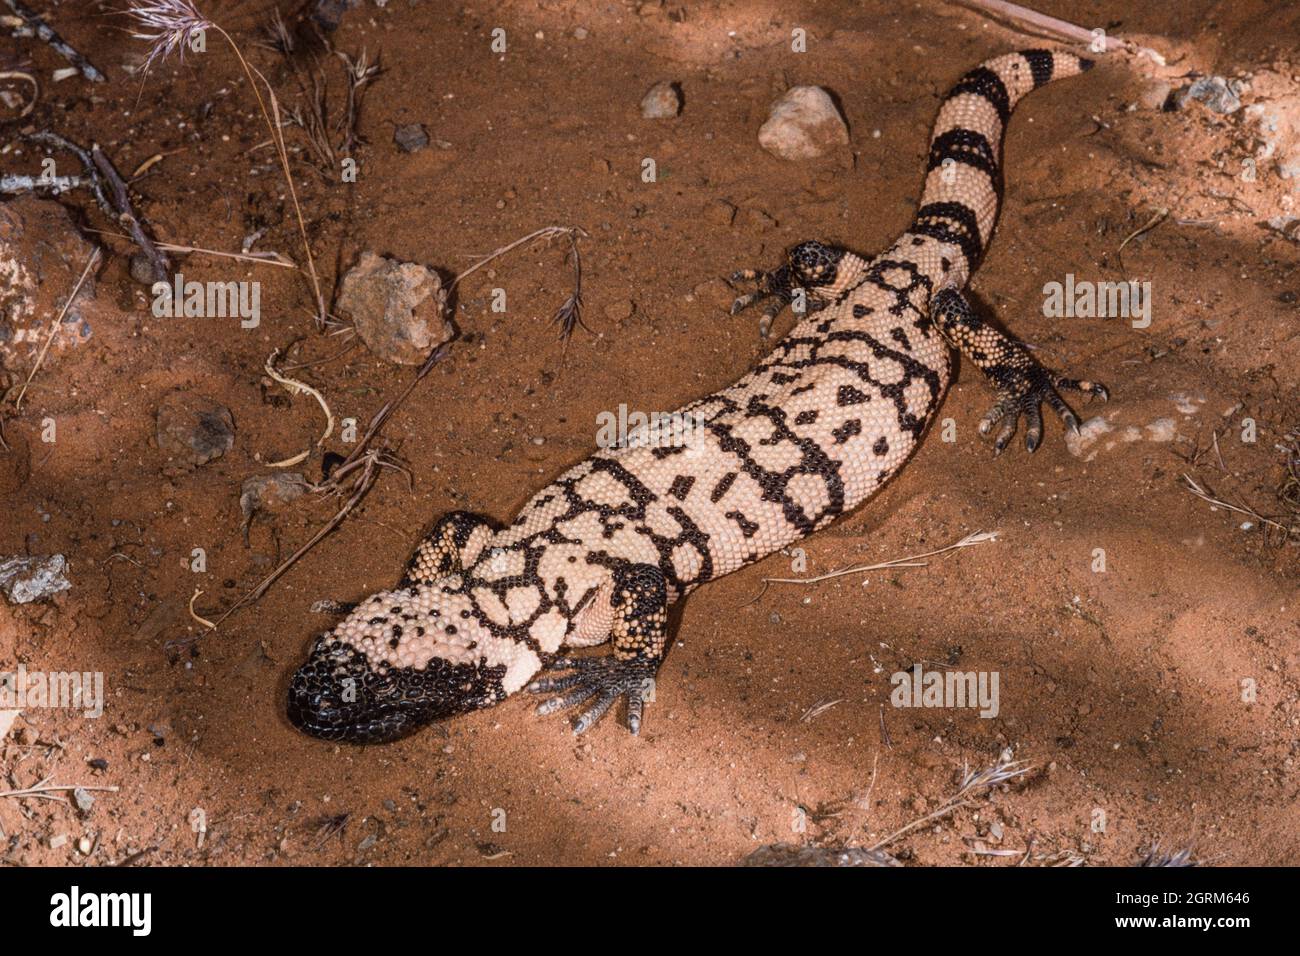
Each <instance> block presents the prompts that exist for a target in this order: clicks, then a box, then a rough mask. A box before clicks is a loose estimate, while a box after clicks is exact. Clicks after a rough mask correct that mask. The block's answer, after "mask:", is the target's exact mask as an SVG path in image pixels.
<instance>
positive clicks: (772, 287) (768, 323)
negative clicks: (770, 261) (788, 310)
mask: <svg viewBox="0 0 1300 956" xmlns="http://www.w3.org/2000/svg"><path fill="white" fill-rule="evenodd" d="M730 281H731V282H732V283H737V282H753V283H754V284H755V285H756V288H755V289H754V291H753V292H747V293H745V294H744V295H742V296H738V297H737V298H736V300H735V301H734V302H732V303H731V314H732V315H739V314H740V313H741V312H743V311H745V309H748V308H749V307H750V306H752V305H756V304H758V303H759V302H766V303H767V304H766V305H764V306H763V315H762V318H760V319H759V320H758V334H759V335H761V336H762V337H763V338H767V336H768V333H770V332H771V331H772V323H773V322H774V321H775V320H776V317H777V316H778V315H780V314H781V310H782V309H784V308H785V307H786V305H788V304H789V302H790V300H791V290H790V281H789V270H788V269H787V268H786V267H784V266H782V267H781V268H780V269H777V270H776V271H775V272H763V271H760V270H757V269H741V270H739V271H737V272H733V273H732V274H731V280H730Z"/></svg>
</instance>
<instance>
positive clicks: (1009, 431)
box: [980, 354, 1110, 457]
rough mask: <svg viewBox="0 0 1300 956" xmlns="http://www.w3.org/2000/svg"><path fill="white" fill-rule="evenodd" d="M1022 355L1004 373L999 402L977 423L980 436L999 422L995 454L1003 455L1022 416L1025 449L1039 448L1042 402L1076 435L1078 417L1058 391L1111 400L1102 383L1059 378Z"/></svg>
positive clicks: (1040, 441)
mask: <svg viewBox="0 0 1300 956" xmlns="http://www.w3.org/2000/svg"><path fill="white" fill-rule="evenodd" d="M1024 358H1025V360H1026V361H1025V362H1024V363H1023V364H1022V365H1021V366H1019V367H1017V368H1013V369H1008V370H1007V371H1006V372H1005V374H1004V378H1005V381H1004V382H1003V383H1002V384H1001V386H1000V387H999V388H998V402H997V404H996V405H994V406H993V407H992V408H991V409H989V412H988V414H987V415H985V416H984V419H983V420H982V421H981V422H980V434H981V435H987V434H988V433H989V432H991V431H992V430H993V428H994V426H995V425H998V424H999V423H1001V425H1002V427H1001V429H1000V430H999V431H998V436H997V438H995V439H994V440H993V455H994V457H996V456H998V455H1000V454H1002V451H1003V449H1005V448H1006V447H1007V444H1008V443H1009V442H1010V441H1011V439H1012V438H1014V437H1015V434H1016V427H1017V424H1018V423H1019V421H1020V416H1022V415H1023V416H1024V417H1025V423H1026V431H1025V448H1026V449H1028V451H1029V452H1030V453H1031V454H1032V453H1033V452H1034V451H1036V450H1037V449H1038V446H1039V444H1041V443H1042V440H1043V414H1042V412H1041V410H1040V406H1041V405H1042V404H1043V403H1044V402H1046V403H1047V404H1048V405H1049V406H1051V408H1052V409H1053V410H1054V411H1055V412H1056V414H1057V415H1059V416H1060V418H1061V421H1062V422H1063V423H1064V424H1065V427H1066V428H1068V429H1070V431H1072V432H1074V433H1075V434H1076V435H1077V434H1078V433H1079V419H1078V418H1077V417H1076V416H1075V414H1074V412H1072V411H1071V410H1070V406H1068V405H1067V404H1065V401H1064V400H1063V399H1062V398H1061V396H1060V394H1059V392H1062V391H1071V392H1079V393H1081V394H1083V395H1087V396H1088V398H1089V399H1092V398H1100V399H1101V400H1102V401H1103V402H1105V401H1108V400H1109V399H1110V393H1109V392H1108V391H1107V390H1106V386H1105V385H1103V384H1101V382H1089V381H1080V380H1078V379H1073V378H1062V377H1060V376H1058V375H1056V374H1055V373H1053V372H1051V371H1050V370H1048V369H1046V368H1044V367H1043V366H1041V365H1039V364H1038V363H1037V362H1036V361H1034V360H1033V359H1032V358H1030V357H1029V356H1028V355H1027V354H1026V355H1025V356H1024Z"/></svg>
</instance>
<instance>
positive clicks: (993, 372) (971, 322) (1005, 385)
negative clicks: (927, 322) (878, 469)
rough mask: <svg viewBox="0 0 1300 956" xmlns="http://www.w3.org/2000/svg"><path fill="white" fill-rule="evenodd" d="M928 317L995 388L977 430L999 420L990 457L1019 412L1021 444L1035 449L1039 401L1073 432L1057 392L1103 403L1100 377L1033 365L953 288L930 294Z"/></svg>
mask: <svg viewBox="0 0 1300 956" xmlns="http://www.w3.org/2000/svg"><path fill="white" fill-rule="evenodd" d="M930 318H931V321H933V322H934V325H935V327H936V328H937V329H938V330H939V332H940V334H941V335H943V337H944V339H946V340H947V342H948V344H949V345H951V346H952V347H953V348H955V349H959V350H960V351H961V353H962V355H964V356H965V357H966V358H968V359H970V360H971V361H972V362H974V363H975V365H976V366H977V367H978V368H979V370H980V371H981V372H983V373H984V375H985V377H986V378H988V380H989V382H990V384H992V386H993V387H994V389H995V390H996V392H997V400H996V401H995V402H994V404H993V407H992V408H991V409H989V411H988V413H987V414H986V415H985V416H984V418H983V420H982V421H981V422H980V426H979V430H980V434H981V435H987V434H988V433H989V432H991V431H992V430H993V428H994V426H996V425H999V424H1000V425H1001V428H1000V429H999V430H998V434H997V437H996V438H995V439H994V440H993V454H994V455H995V456H996V455H1000V454H1002V450H1003V449H1004V448H1006V446H1007V444H1008V443H1009V442H1010V441H1011V439H1012V438H1014V437H1015V434H1016V426H1017V423H1018V422H1019V420H1020V418H1021V416H1024V418H1025V448H1026V449H1028V450H1029V451H1030V452H1031V453H1032V452H1034V451H1036V450H1037V449H1038V446H1039V444H1041V442H1042V440H1043V415H1042V412H1041V410H1040V406H1041V405H1043V404H1044V403H1046V404H1047V405H1048V406H1049V407H1050V408H1051V409H1052V410H1053V411H1054V412H1056V414H1057V415H1058V416H1059V417H1060V419H1061V421H1062V423H1064V425H1065V427H1066V428H1068V429H1070V430H1071V431H1074V432H1076V433H1077V432H1078V431H1079V419H1078V417H1077V416H1075V414H1074V412H1073V411H1071V410H1070V406H1069V405H1067V404H1066V403H1065V401H1064V399H1062V398H1061V396H1060V392H1063V391H1073V392H1079V393H1081V394H1084V395H1087V396H1088V397H1090V398H1094V397H1095V398H1100V399H1101V400H1102V401H1103V402H1104V401H1106V400H1108V399H1109V398H1110V392H1108V391H1107V389H1106V386H1105V385H1103V384H1101V382H1093V381H1085V380H1079V379H1073V378H1065V377H1063V376H1060V375H1057V374H1056V373H1055V372H1053V371H1052V370H1051V369H1048V368H1045V367H1044V366H1042V365H1041V364H1039V362H1038V360H1037V359H1035V358H1034V357H1033V355H1031V354H1030V352H1029V349H1027V348H1026V347H1025V346H1024V344H1023V343H1022V342H1020V341H1019V340H1017V339H1015V338H1013V337H1012V336H1010V335H1007V334H1006V333H1005V332H1002V331H1000V330H998V329H996V328H994V327H993V326H992V325H990V324H989V323H987V322H985V321H984V320H983V319H981V318H980V317H979V316H977V315H976V314H975V313H974V311H972V309H971V307H970V305H969V303H967V301H966V299H965V297H964V296H962V294H961V293H960V292H958V291H957V290H956V289H954V288H951V287H949V288H945V289H941V290H940V291H938V292H937V293H935V295H934V298H933V300H932V301H931V303H930Z"/></svg>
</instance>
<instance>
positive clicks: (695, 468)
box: [288, 50, 1106, 743]
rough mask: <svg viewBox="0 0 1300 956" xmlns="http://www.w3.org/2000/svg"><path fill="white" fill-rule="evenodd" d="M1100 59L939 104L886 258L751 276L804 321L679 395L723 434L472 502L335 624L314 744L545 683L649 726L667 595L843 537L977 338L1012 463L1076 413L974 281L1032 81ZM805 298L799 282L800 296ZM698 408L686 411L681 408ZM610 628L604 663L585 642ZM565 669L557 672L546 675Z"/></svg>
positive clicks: (1006, 80)
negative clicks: (954, 362)
mask: <svg viewBox="0 0 1300 956" xmlns="http://www.w3.org/2000/svg"><path fill="white" fill-rule="evenodd" d="M1089 66H1091V62H1090V61H1088V60H1084V59H1081V58H1080V57H1077V56H1075V55H1074V54H1071V53H1060V52H1049V51H1045V50H1027V51H1024V52H1021V53H1010V54H1007V55H1005V56H999V57H997V58H995V59H992V60H989V61H987V62H986V63H984V64H983V65H981V66H979V67H978V68H976V69H974V70H972V71H971V72H969V73H967V74H966V75H965V76H963V77H962V78H961V79H960V80H959V81H958V82H957V85H956V86H954V87H953V88H952V90H951V91H950V92H949V93H948V94H947V96H946V97H945V98H944V100H943V104H942V106H940V108H939V117H938V120H937V121H936V123H935V128H934V134H933V137H932V139H931V142H930V157H929V165H928V171H927V173H926V179H925V189H924V194H923V196H922V199H921V206H920V209H919V210H918V211H917V213H916V218H915V220H914V221H913V223H912V225H911V226H910V227H909V228H908V230H907V231H906V232H904V233H903V234H902V236H900V237H899V239H898V240H897V241H896V242H895V243H894V244H893V245H892V246H891V247H890V248H889V249H888V250H887V251H886V252H883V253H881V254H880V255H879V256H877V257H876V258H875V259H872V260H870V261H867V260H864V259H862V258H860V257H858V256H856V255H854V254H853V253H851V252H847V251H845V250H843V249H838V248H832V247H828V246H825V245H822V244H821V243H818V242H804V243H800V244H799V245H798V246H796V247H795V248H794V249H793V250H792V251H791V252H790V253H789V255H788V260H787V262H786V264H785V265H783V266H781V267H780V268H778V269H776V270H775V271H773V272H770V273H767V272H752V271H750V272H741V273H737V274H736V275H735V276H734V277H733V279H735V280H741V279H749V280H756V281H757V283H758V285H757V291H756V292H754V293H752V294H750V295H746V296H742V297H741V298H739V299H737V300H736V303H735V305H734V306H733V309H732V311H733V312H735V311H739V310H740V309H742V308H745V307H747V306H749V305H752V304H755V303H757V302H760V301H764V300H767V303H768V304H767V307H766V309H765V310H764V311H765V313H766V319H767V321H768V322H770V321H771V318H772V317H774V316H775V315H776V314H778V313H779V312H780V310H781V309H782V308H784V307H785V305H787V304H791V303H792V302H793V303H794V304H796V305H797V304H799V303H800V302H805V303H806V307H805V312H806V314H805V315H804V316H803V317H802V320H801V321H800V322H799V323H798V324H797V325H796V326H795V327H794V329H793V330H792V331H791V332H790V333H789V334H788V335H787V336H786V337H785V338H784V339H783V340H781V341H780V343H779V344H777V346H776V347H775V348H774V349H773V351H772V352H771V354H769V355H768V356H767V358H766V359H764V360H763V361H762V362H761V363H760V364H759V365H758V366H757V367H756V368H754V369H753V370H752V371H751V372H750V373H749V374H747V375H745V376H744V377H743V378H742V379H740V381H738V382H736V383H735V384H734V385H732V386H730V387H729V388H725V389H723V390H722V391H719V392H716V393H714V394H713V395H709V396H708V397H706V398H702V399H700V400H699V401H696V402H692V403H691V404H689V405H686V406H684V407H683V408H681V409H679V410H678V411H679V413H680V414H681V415H683V416H686V415H689V416H691V417H690V418H689V420H690V421H695V422H702V423H703V424H702V427H699V428H694V429H691V430H690V431H689V432H687V433H685V439H684V440H683V441H681V442H679V443H665V442H660V443H635V442H633V443H629V445H628V446H627V447H619V448H611V449H606V450H601V451H598V452H597V453H596V454H594V455H593V456H592V457H591V458H588V459H587V460H586V461H584V462H583V463H582V464H580V465H577V466H576V467H574V468H571V469H570V470H569V471H567V472H565V473H564V474H563V475H561V476H560V477H559V478H558V479H557V480H556V481H555V482H554V483H552V484H550V485H548V486H547V487H546V488H544V489H542V490H541V491H540V492H538V493H537V494H536V495H535V496H534V497H533V498H532V500H530V501H529V502H528V504H527V505H526V506H525V507H524V510H523V512H522V513H521V514H520V515H519V516H518V517H517V518H516V519H515V520H514V523H513V524H511V525H510V526H509V527H506V528H500V527H498V526H497V525H495V524H493V523H492V522H491V521H490V520H488V519H486V518H483V517H480V516H477V515H472V514H468V513H465V512H454V513H451V514H448V515H445V516H443V517H442V518H441V519H440V520H439V521H438V522H437V523H436V524H435V525H434V526H433V529H432V531H431V532H430V533H429V534H428V535H427V536H426V537H425V538H424V539H423V540H422V542H421V543H420V545H419V547H418V548H417V550H416V552H415V555H414V557H413V558H412V560H411V562H410V565H409V567H408V568H407V570H406V573H405V576H404V577H403V578H402V580H401V582H400V583H399V584H398V585H397V587H396V588H395V589H393V590H391V591H383V592H381V593H379V594H375V595H373V596H372V597H370V598H368V599H367V600H365V601H363V602H362V603H361V604H359V605H357V606H355V608H354V609H353V610H351V612H350V613H349V614H348V616H347V617H346V618H345V619H344V620H342V622H341V623H339V624H338V625H337V626H336V627H334V629H333V630H332V631H329V632H328V633H325V634H322V635H321V636H319V637H318V638H317V639H316V641H315V643H314V645H313V647H312V650H311V654H310V657H309V659H308V660H307V662H306V663H305V664H303V665H302V666H301V667H300V668H299V669H298V670H297V672H296V673H295V674H294V676H293V679H292V681H291V686H290V690H289V703H288V714H289V718H290V720H291V721H292V722H293V723H294V724H295V725H296V726H297V727H298V728H300V729H301V730H303V731H305V732H306V733H308V734H311V735H313V736H316V737H322V738H326V739H330V740H347V741H354V742H359V743H368V742H380V741H387V740H392V739H394V738H397V737H400V736H403V735H405V734H407V733H409V732H410V731H412V730H415V729H416V728H418V727H420V726H422V725H424V724H426V723H428V722H430V721H432V720H434V719H436V718H440V717H447V716H450V715H453V714H458V713H463V712H466V711H469V710H473V709H476V708H480V707H488V706H491V705H493V704H496V703H499V702H500V701H502V700H505V699H506V698H507V697H509V696H510V695H511V694H514V693H515V692H517V691H519V690H522V689H524V688H527V689H529V690H531V691H535V692H540V693H543V694H558V696H553V697H550V698H549V699H548V700H546V701H545V702H544V703H543V704H542V705H541V706H540V707H539V708H538V711H539V712H541V713H550V712H553V711H556V710H559V709H561V708H564V707H570V706H574V705H578V704H582V703H585V702H588V701H590V704H589V707H588V709H586V710H585V711H584V712H583V713H582V714H581V716H580V717H579V718H578V720H577V721H576V723H575V724H574V732H575V733H581V732H583V731H585V730H587V729H588V728H590V727H591V726H592V725H593V724H594V723H595V722H596V721H597V720H598V719H599V718H600V717H601V716H602V715H603V714H604V713H605V712H606V711H607V710H608V709H609V708H610V706H611V705H612V704H613V703H614V702H615V701H616V700H617V699H618V698H619V697H625V698H626V699H627V720H628V726H629V728H630V729H631V731H632V732H633V733H634V734H635V733H637V732H638V730H639V728H640V725H641V718H642V710H643V705H644V703H645V702H646V699H647V697H648V695H649V693H650V691H651V688H652V682H653V678H654V675H655V673H656V672H657V671H658V669H659V665H660V663H661V661H662V660H663V657H664V654H665V652H666V650H667V647H668V643H669V635H668V608H669V605H671V604H672V603H673V602H675V601H679V600H681V599H682V598H684V597H685V596H686V595H687V594H689V593H690V592H691V591H693V590H694V589H695V588H696V587H698V586H699V585H701V584H704V583H705V582H707V581H712V580H714V579H715V578H719V577H722V576H723V575H724V574H730V573H731V572H732V571H735V570H737V569H738V568H742V567H744V566H745V565H747V564H751V563H753V562H755V561H758V560H759V559H761V558H763V557H765V556H766V555H769V554H771V553H772V552H774V551H777V550H779V549H781V548H784V547H786V546H787V545H789V544H791V543H792V542H794V541H797V540H799V539H800V538H803V537H804V536H806V535H808V534H811V533H812V532H814V531H816V530H817V529H819V528H823V527H825V526H826V525H827V524H829V523H830V522H832V521H834V520H835V519H836V518H839V517H840V516H841V515H843V514H845V513H846V512H848V511H850V510H851V509H853V508H855V507H857V506H858V505H859V504H861V503H862V502H863V501H865V500H866V499H867V498H869V497H871V495H873V494H874V493H875V492H876V491H877V490H878V489H879V488H880V487H881V485H883V484H884V483H885V482H886V481H888V480H889V478H890V477H891V476H892V475H894V474H895V473H897V472H898V471H899V469H901V468H902V466H903V464H904V463H905V462H906V461H907V459H908V456H909V455H910V454H911V453H912V451H913V450H914V449H915V448H916V446H917V443H918V442H919V441H920V439H921V436H922V434H923V432H924V431H925V428H926V424H927V423H928V422H929V421H930V419H931V418H932V416H933V415H934V413H935V411H936V409H937V408H938V407H939V402H940V400H941V399H942V397H943V394H944V391H945V389H946V387H947V385H948V381H949V377H950V361H951V356H950V350H951V349H953V348H955V349H958V350H960V351H961V352H962V353H963V354H964V355H965V356H966V357H967V358H968V359H969V360H970V361H971V362H973V363H974V364H975V365H976V366H977V367H979V368H980V370H981V371H983V373H984V374H985V375H986V376H987V377H988V378H989V379H990V381H991V382H992V384H993V386H994V388H995V389H996V391H997V401H996V403H995V404H994V406H993V409H992V410H991V411H990V412H989V414H988V415H987V416H986V417H985V418H984V420H983V421H982V423H981V425H980V431H981V433H984V434H987V433H988V432H989V431H990V430H992V428H993V427H994V426H996V425H998V424H999V423H1000V424H1001V428H1000V430H999V432H998V434H997V436H996V438H995V441H994V446H993V447H994V450H995V453H1000V452H1001V451H1002V449H1003V448H1004V447H1005V446H1006V444H1007V442H1009V441H1010V440H1011V438H1012V437H1013V436H1014V434H1015V431H1016V427H1017V421H1018V420H1019V419H1020V418H1021V416H1023V417H1024V418H1025V420H1026V427H1027V435H1026V445H1027V447H1028V449H1029V451H1031V452H1032V451H1033V450H1034V449H1035V448H1037V447H1038V444H1039V442H1040V441H1041V439H1042V433H1043V421H1042V415H1041V412H1040V405H1041V404H1042V403H1044V402H1046V403H1047V404H1048V405H1049V406H1050V407H1051V408H1053V409H1054V410H1055V411H1056V413H1057V414H1058V415H1059V416H1060V418H1061V419H1062V420H1063V422H1064V423H1065V425H1066V427H1068V428H1075V429H1077V427H1078V421H1077V419H1076V418H1075V417H1074V415H1073V414H1072V413H1071V411H1070V410H1069V408H1068V407H1067V406H1066V404H1065V402H1063V401H1062V399H1061V397H1060V395H1059V394H1058V393H1057V392H1058V390H1061V391H1064V390H1067V389H1071V390H1074V391H1077V392H1081V393H1085V394H1088V395H1090V396H1093V395H1095V396H1098V397H1100V398H1102V399H1103V400H1104V399H1105V398H1106V390H1105V388H1104V387H1103V386H1102V385H1100V384H1099V383H1094V382H1086V381H1074V380H1071V379H1066V378H1061V377H1058V376H1057V375H1055V374H1054V373H1052V372H1050V371H1049V370H1047V369H1046V368H1044V367H1043V366H1041V365H1040V364H1039V363H1038V362H1037V361H1036V360H1035V359H1034V358H1032V357H1031V356H1030V354H1029V352H1028V351H1027V350H1026V349H1025V347H1024V346H1023V345H1022V344H1021V343H1020V342H1018V341H1017V340H1016V339H1014V338H1012V337H1010V336H1008V335H1006V334H1005V333H1003V332H1001V331H999V330H997V329H996V328H994V327H992V326H991V325H989V324H987V323H985V322H984V321H983V320H982V319H980V318H979V317H978V316H977V315H976V314H975V313H974V312H972V311H971V309H970V308H969V306H968V305H967V303H966V301H965V299H964V298H963V297H962V294H961V291H960V290H961V288H962V287H963V286H964V285H965V284H966V281H967V279H968V278H969V276H970V274H971V271H972V270H973V269H974V268H975V267H976V265H977V264H978V263H979V260H980V257H981V255H982V253H983V252H984V250H985V248H986V247H987V245H988V242H989V239H990V236H991V234H992V231H993V225H994V220H995V219H996V217H997V213H998V202H999V196H1000V192H1001V179H1002V176H1001V168H1000V165H999V156H1000V144H1001V140H1002V132H1003V129H1004V128H1005V126H1006V123H1007V118H1008V116H1009V115H1010V113H1011V108H1012V107H1013V106H1014V105H1015V104H1016V102H1017V101H1018V100H1019V99H1020V98H1021V97H1022V96H1024V95H1025V94H1026V93H1028V92H1029V91H1030V90H1032V89H1034V88H1035V87H1038V86H1042V85H1043V84H1044V83H1046V82H1048V81H1049V80H1051V79H1053V78H1056V77H1065V76H1073V75H1074V74H1077V73H1079V72H1080V71H1081V70H1084V69H1087V68H1088V67H1089ZM801 293H802V294H801ZM681 420H688V419H686V418H683V419H681ZM605 641H612V648H611V650H610V652H609V653H608V654H606V655H603V656H594V657H592V656H582V657H573V656H570V654H569V649H571V648H580V647H587V646H591V645H595V644H600V643H603V642H605ZM547 668H550V669H555V670H559V671H560V672H561V675H560V676H542V677H540V678H539V677H538V676H537V675H538V673H539V672H540V671H542V670H543V669H547Z"/></svg>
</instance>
